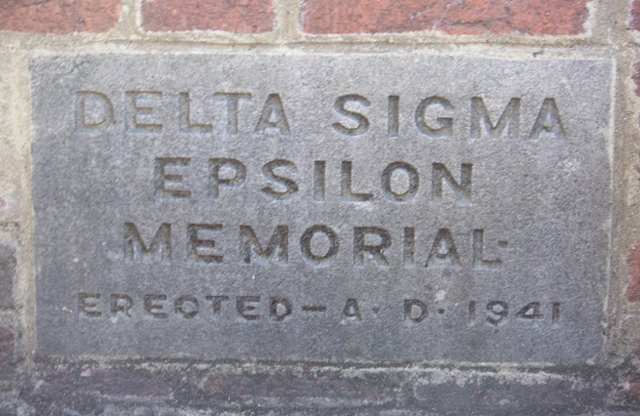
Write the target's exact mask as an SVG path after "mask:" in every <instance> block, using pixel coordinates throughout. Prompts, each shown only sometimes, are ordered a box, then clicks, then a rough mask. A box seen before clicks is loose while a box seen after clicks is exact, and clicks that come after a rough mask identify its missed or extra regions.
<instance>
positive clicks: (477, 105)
mask: <svg viewBox="0 0 640 416" xmlns="http://www.w3.org/2000/svg"><path fill="white" fill-rule="evenodd" d="M481 122H482V127H481ZM505 127H506V128H507V138H509V139H512V140H515V139H517V138H518V136H519V135H520V98H512V99H511V101H509V103H508V104H507V106H506V107H505V109H504V111H503V112H502V115H501V116H500V119H499V120H498V123H496V125H495V126H494V125H493V123H491V118H490V117H489V112H488V111H487V107H485V105H484V101H482V97H473V98H471V129H470V132H469V137H470V138H471V140H476V139H479V138H480V137H482V131H483V130H484V131H486V132H487V135H488V136H489V137H490V138H491V139H497V138H499V137H500V135H501V134H502V132H503V131H504V129H505Z"/></svg>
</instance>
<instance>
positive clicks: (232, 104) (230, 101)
mask: <svg viewBox="0 0 640 416" xmlns="http://www.w3.org/2000/svg"><path fill="white" fill-rule="evenodd" d="M213 99H214V100H224V101H226V102H227V133H229V134H238V102H239V101H240V100H241V99H245V100H250V99H251V94H248V93H243V92H236V93H234V92H217V93H215V94H213Z"/></svg>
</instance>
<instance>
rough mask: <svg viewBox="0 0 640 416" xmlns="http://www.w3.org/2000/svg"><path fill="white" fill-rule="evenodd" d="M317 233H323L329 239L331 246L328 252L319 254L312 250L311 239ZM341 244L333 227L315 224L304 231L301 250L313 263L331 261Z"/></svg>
mask: <svg viewBox="0 0 640 416" xmlns="http://www.w3.org/2000/svg"><path fill="white" fill-rule="evenodd" d="M316 233H322V234H324V235H325V237H327V240H329V248H328V249H327V252H326V253H325V254H324V255H322V256H318V255H316V254H313V253H312V252H311V240H312V239H313V236H314V235H315V234H316ZM339 246H340V244H339V242H338V235H337V234H336V233H335V231H333V230H332V229H331V228H329V227H327V226H326V225H314V226H312V227H309V228H307V229H306V230H305V232H304V233H302V237H301V238H300V250H301V251H302V254H303V255H304V258H305V259H306V260H309V261H310V262H311V263H316V264H321V263H324V262H327V261H329V259H330V258H331V257H333V256H334V255H336V254H337V253H338V248H339Z"/></svg>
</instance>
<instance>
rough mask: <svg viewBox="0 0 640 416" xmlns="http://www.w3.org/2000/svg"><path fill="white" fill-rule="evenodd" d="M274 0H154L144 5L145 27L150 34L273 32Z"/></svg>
mask: <svg viewBox="0 0 640 416" xmlns="http://www.w3.org/2000/svg"><path fill="white" fill-rule="evenodd" d="M273 20H274V12H273V6H272V1H271V0H225V1H220V0H152V1H148V2H143V3H142V27H143V28H144V29H145V30H149V31H161V32H175V31H187V30H224V31H227V32H234V33H261V32H269V31H271V30H273Z"/></svg>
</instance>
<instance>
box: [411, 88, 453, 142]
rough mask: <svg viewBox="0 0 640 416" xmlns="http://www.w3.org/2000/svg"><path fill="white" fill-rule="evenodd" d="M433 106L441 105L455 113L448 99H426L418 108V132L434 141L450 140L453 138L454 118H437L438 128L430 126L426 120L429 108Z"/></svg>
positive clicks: (416, 116)
mask: <svg viewBox="0 0 640 416" xmlns="http://www.w3.org/2000/svg"><path fill="white" fill-rule="evenodd" d="M431 105H439V106H440V107H442V108H443V109H444V110H445V111H447V112H452V111H453V106H452V105H451V103H450V102H449V101H448V100H447V99H446V98H442V97H435V96H434V97H429V98H425V99H424V100H423V101H422V102H421V103H420V105H418V108H416V114H415V120H416V126H417V127H418V130H420V132H422V133H423V134H425V135H427V136H429V137H431V138H432V139H450V138H451V136H453V118H451V117H438V118H436V121H437V122H438V125H437V126H436V127H431V126H429V125H428V124H427V122H426V120H425V119H424V117H425V113H426V111H427V108H428V107H429V106H431Z"/></svg>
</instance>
